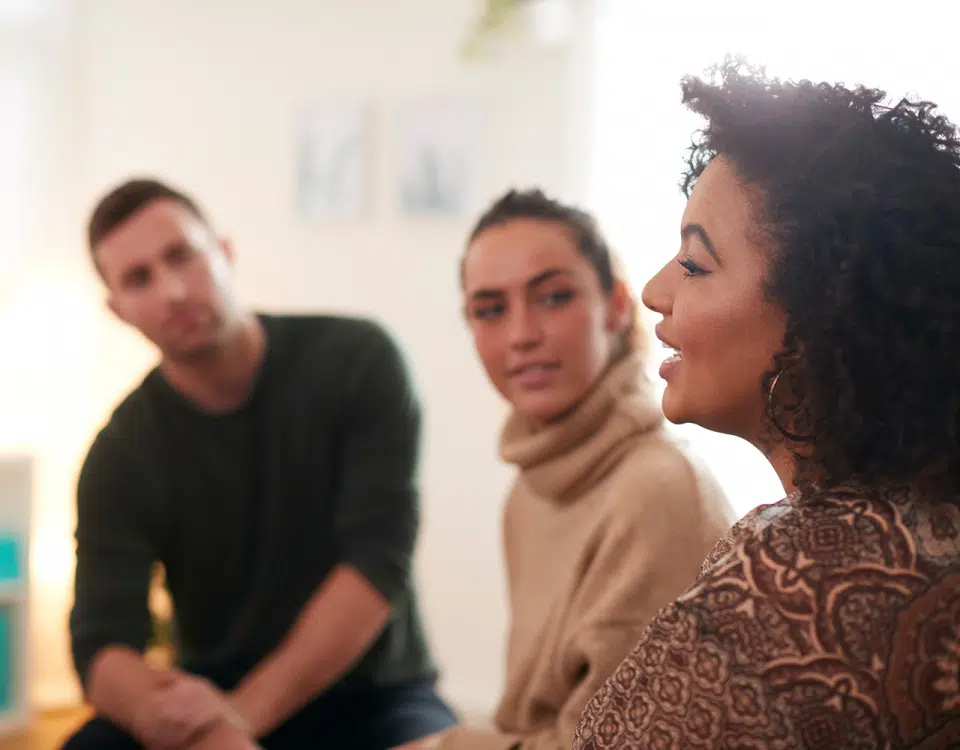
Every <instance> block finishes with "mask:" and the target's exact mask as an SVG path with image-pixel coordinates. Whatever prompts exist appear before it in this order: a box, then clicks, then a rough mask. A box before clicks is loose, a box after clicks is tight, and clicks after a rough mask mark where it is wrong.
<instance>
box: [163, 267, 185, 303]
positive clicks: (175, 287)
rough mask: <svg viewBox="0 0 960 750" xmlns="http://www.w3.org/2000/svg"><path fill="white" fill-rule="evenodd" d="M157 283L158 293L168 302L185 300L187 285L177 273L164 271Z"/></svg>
mask: <svg viewBox="0 0 960 750" xmlns="http://www.w3.org/2000/svg"><path fill="white" fill-rule="evenodd" d="M158 281H159V287H160V291H161V293H162V294H163V297H164V299H166V300H167V301H168V302H173V303H176V302H183V301H184V300H185V299H186V298H187V283H186V281H185V280H184V279H183V277H182V276H181V275H180V274H179V273H176V272H175V271H170V270H166V271H164V272H162V274H161V276H160V278H159V279H158Z"/></svg>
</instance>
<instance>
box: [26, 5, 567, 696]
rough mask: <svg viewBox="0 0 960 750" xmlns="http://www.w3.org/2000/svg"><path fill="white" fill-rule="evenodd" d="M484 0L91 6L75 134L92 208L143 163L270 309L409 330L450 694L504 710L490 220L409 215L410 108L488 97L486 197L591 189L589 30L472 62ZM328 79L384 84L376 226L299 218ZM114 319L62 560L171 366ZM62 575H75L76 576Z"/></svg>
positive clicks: (65, 504) (76, 238)
mask: <svg viewBox="0 0 960 750" xmlns="http://www.w3.org/2000/svg"><path fill="white" fill-rule="evenodd" d="M474 7H475V4H474V3H472V2H470V1H469V0H404V1H403V2H398V1H397V0H350V2H345V1H344V0H273V1H272V2H269V3H268V2H267V0H165V1H164V2H159V3H158V2H152V1H149V2H148V1H147V0H86V1H84V2H80V3H79V4H78V14H77V19H78V22H79V23H80V26H79V29H78V32H79V37H78V40H79V49H78V51H77V56H76V59H75V60H76V68H75V70H74V75H75V83H76V85H77V89H76V102H75V103H76V109H75V110H73V111H74V115H75V118H74V120H73V121H72V122H71V125H72V127H71V128H70V131H69V134H70V135H72V136H73V137H75V138H76V147H75V150H74V151H73V162H72V163H73V166H74V167H75V168H76V174H77V175H78V177H77V186H76V195H77V196H82V199H83V207H84V209H86V208H89V206H90V204H91V203H92V201H93V200H94V199H95V198H96V196H97V195H99V194H100V193H101V191H103V190H104V189H106V188H108V187H109V186H111V185H112V184H113V183H114V182H116V181H119V180H121V179H124V178H126V177H128V176H129V175H131V174H134V173H135V174H151V173H152V174H155V175H158V176H160V177H162V178H167V179H169V180H172V181H174V182H175V183H177V184H179V185H181V186H182V187H184V188H186V189H187V190H188V191H190V192H192V193H193V194H195V196H196V197H197V198H198V199H199V200H200V201H201V203H203V204H205V205H206V207H207V208H208V209H209V211H210V213H211V215H212V218H213V220H214V222H215V223H216V224H217V226H218V228H219V229H221V230H222V231H223V232H224V233H226V234H228V235H229V236H231V237H232V238H233V240H234V241H235V243H236V246H237V252H238V257H239V266H238V274H239V282H240V285H241V287H242V289H243V291H244V292H245V293H246V295H247V297H248V299H250V300H251V301H252V302H253V303H255V304H256V305H257V306H259V307H261V308H262V309H267V310H273V311H280V310H323V311H331V310H332V311H347V312H359V313H363V314H370V315H375V316H377V317H378V318H380V319H382V320H384V321H385V322H386V323H387V324H388V325H389V326H390V328H391V329H392V330H393V331H394V332H395V333H396V335H397V336H398V337H399V338H400V340H401V342H402V343H403V345H404V346H405V348H406V350H407V352H408V354H409V356H410V360H411V363H412V365H413V367H414V370H415V375H416V378H417V381H418V383H419V386H420V388H421V391H422V395H423V398H424V402H425V407H426V417H427V419H426V447H425V457H424V458H425V465H424V472H423V490H424V500H425V516H426V518H425V528H424V533H423V536H422V542H421V546H420V554H419V576H420V580H421V590H422V594H423V598H424V604H425V609H426V614H427V618H428V626H429V631H430V634H431V636H432V640H433V644H434V646H435V651H436V655H437V657H438V658H439V660H440V662H441V664H442V667H443V669H444V672H445V675H446V678H447V679H446V683H445V686H446V690H447V692H448V694H449V695H450V696H451V697H452V698H453V699H455V700H457V701H458V702H460V703H461V704H463V705H464V707H465V708H467V709H468V710H471V711H485V710H488V709H489V708H490V707H491V706H492V702H493V700H494V698H495V696H496V694H497V690H498V687H499V684H500V680H501V676H502V668H501V665H502V650H503V633H504V628H505V626H506V621H505V614H506V613H505V604H504V583H503V573H502V564H501V558H500V543H499V514H500V507H501V502H502V499H503V495H504V491H505V488H506V486H507V484H508V482H509V478H510V472H509V471H508V470H507V469H506V468H505V467H503V466H501V465H500V463H499V461H498V460H497V458H496V455H495V450H496V436H497V432H498V429H499V425H500V422H501V419H502V417H503V413H504V412H503V407H502V406H501V404H500V403H499V402H498V400H497V399H496V398H495V397H494V396H493V394H492V393H491V392H490V389H489V387H488V385H487V383H486V381H485V379H484V377H483V376H482V373H481V372H480V370H479V368H478V366H477V364H476V362H475V360H474V356H473V352H472V349H471V346H470V342H469V339H468V337H467V335H466V331H465V330H464V327H463V325H462V322H461V319H460V317H459V309H458V307H459V297H458V289H457V281H456V278H457V260H458V257H459V253H460V251H461V248H462V244H463V239H464V234H465V232H466V230H467V227H468V224H469V221H470V218H471V217H470V216H468V217H466V218H464V219H463V220H455V221H434V222H430V221H418V222H412V221H407V220H403V219H401V218H400V217H398V216H396V215H395V212H394V211H393V210H392V205H391V203H390V199H391V195H390V192H389V191H390V188H391V185H390V182H389V167H390V154H389V145H390V129H389V126H390V119H389V116H390V107H391V105H393V104H394V103H397V102H399V101H402V100H403V98H404V97H408V96H421V95H433V94H455V95H463V96H467V97H472V98H473V99H474V100H475V101H477V102H478V103H479V104H480V105H481V106H480V110H481V112H482V116H481V120H480V122H478V123H477V125H478V128H477V131H478V134H479V135H480V138H479V139H478V143H477V153H476V155H477V164H478V190H477V201H476V205H475V206H474V208H476V209H479V208H480V207H481V206H482V204H483V203H484V202H486V200H488V199H489V198H490V197H491V196H492V195H493V194H494V193H496V192H497V191H500V190H503V189H505V188H506V187H507V186H509V185H511V184H527V183H533V182H536V183H540V184H543V185H545V186H547V187H548V188H551V189H554V190H559V191H563V192H564V193H566V194H567V195H572V194H576V193H577V191H578V188H579V186H580V185H581V182H582V181H581V179H580V175H581V174H582V165H580V164H578V163H577V161H576V160H575V159H574V158H573V157H572V156H571V155H572V154H577V153H582V149H580V148H579V147H578V146H579V144H580V143H581V142H582V139H583V137H584V127H583V125H584V123H583V120H582V119H581V116H580V114H579V113H580V112H582V110H583V106H582V102H583V98H584V94H583V91H582V86H583V83H584V71H583V69H582V67H579V63H580V62H582V60H581V55H582V54H583V50H582V49H580V48H579V47H578V46H577V45H574V46H573V47H572V48H565V49H539V48H536V49H535V48H533V47H530V46H523V45H521V46H519V47H508V48H505V49H502V50H501V56H500V57H499V58H497V59H495V60H491V61H487V62H481V63H474V64H472V65H470V66H464V65H463V64H461V62H460V61H459V60H458V58H457V48H458V45H459V43H460V39H461V37H462V34H463V32H464V29H465V27H466V25H467V24H468V23H469V21H470V19H471V18H472V15H473V12H474ZM326 94H334V95H339V94H351V95H355V94H360V95H364V96H369V97H371V98H372V100H373V102H374V103H375V105H376V106H377V107H378V109H379V111H380V113H381V119H380V124H379V126H378V131H377V134H376V141H377V146H378V153H379V156H378V160H379V167H378V177H377V184H378V188H379V190H378V197H377V204H376V206H375V213H374V217H373V219H372V220H371V221H370V222H368V223H366V224H363V225H360V226H355V227H324V226H319V225H311V224H309V223H306V222H303V221H301V220H299V219H298V218H297V216H296V215H295V213H294V193H293V187H294V181H293V175H294V161H293V159H294V141H293V137H294V134H295V128H296V124H297V120H296V116H297V114H298V111H299V109H300V108H302V107H303V106H304V105H306V104H309V103H310V102H311V100H313V99H314V98H315V97H321V96H324V95H326ZM68 137H70V136H69V135H68V133H66V132H65V133H62V134H61V135H60V140H61V141H63V140H65V139H68ZM472 213H473V212H472V211H471V214H472ZM81 218H82V217H78V216H74V215H71V218H70V219H69V222H70V223H69V231H70V236H71V239H72V241H71V244H70V246H69V252H70V253H73V254H76V255H82V254H83V252H84V249H83V245H82V222H81ZM91 278H92V277H91V275H90V274H89V273H86V272H85V275H84V276H83V280H82V282H79V281H78V282H76V283H78V284H80V285H81V286H80V287H79V288H81V289H82V290H83V292H82V293H78V294H80V296H81V297H82V298H83V299H85V300H87V302H86V305H87V307H86V308H85V309H88V310H89V309H90V303H89V298H90V290H91V289H92V288H94V287H91V286H90V283H91ZM48 296H49V295H48ZM95 320H96V323H95V327H94V330H93V332H92V333H91V334H90V336H89V338H88V343H89V349H90V351H92V358H91V359H90V360H89V361H87V362H85V363H84V368H85V370H84V372H85V374H84V375H83V378H82V381H81V382H83V383H84V385H85V387H86V391H85V394H84V400H85V406H84V407H83V408H82V409H80V410H77V409H74V411H73V412H72V417H71V424H73V425H77V426H79V427H78V429H79V434H78V435H75V436H74V438H73V439H72V441H71V442H69V444H68V445H64V446H59V447H57V448H56V449H49V446H48V451H47V452H51V451H52V452H53V453H55V454H56V455H57V456H58V460H59V461H60V464H59V466H60V469H59V473H58V483H57V489H58V490H59V491H60V492H59V493H58V494H57V495H56V497H54V498H53V499H49V498H48V500H47V505H48V506H50V507H51V508H52V507H53V506H54V505H56V506H57V510H58V511H59V513H58V514H57V515H58V520H57V521H56V522H55V523H53V522H51V524H52V525H50V526H49V527H48V528H47V530H46V531H45V533H46V535H47V537H51V535H52V537H53V538H54V541H55V543H53V544H48V550H52V551H53V552H54V553H55V554H56V555H57V557H58V559H61V560H62V559H66V558H69V553H70V550H71V544H72V543H71V540H70V537H69V533H70V530H71V529H72V524H73V497H72V481H73V479H74V477H75V471H76V469H77V468H78V466H79V460H80V456H81V455H82V450H83V449H85V447H86V443H87V441H89V439H90V438H91V437H92V435H93V433H94V431H95V429H96V427H97V426H98V424H99V421H100V420H102V419H104V418H105V417H106V416H107V414H108V412H109V410H110V408H111V407H112V405H113V404H114V403H115V402H116V400H117V399H118V398H119V397H120V396H121V395H122V394H123V393H124V392H125V391H126V390H127V389H128V388H129V387H130V386H131V385H133V384H134V383H135V382H136V381H137V379H138V378H139V377H140V375H141V373H142V372H143V371H144V370H145V368H146V367H148V366H149V364H150V363H151V361H152V353H151V352H150V351H149V349H148V348H147V347H146V346H144V345H143V344H142V343H141V342H140V341H139V340H138V339H137V338H136V337H135V336H134V335H133V334H131V333H129V332H127V331H125V330H123V329H121V328H120V327H119V326H117V325H116V324H114V323H112V322H111V321H110V320H109V319H108V318H107V317H106V314H105V313H102V314H101V313H100V312H99V311H98V312H97V317H96V319H95ZM65 364H67V366H71V364H70V362H69V360H68V361H67V362H65ZM72 392H75V391H72ZM74 433H77V430H74ZM47 515H48V517H51V516H52V514H50V513H48V514H47ZM54 548H55V549H54ZM63 568H64V564H63V563H61V564H60V566H59V570H60V571H61V575H60V578H64V579H65V578H66V577H68V576H69V575H70V574H71V573H72V571H70V570H66V571H64V569H63ZM64 574H65V575H64ZM47 588H48V589H50V590H51V591H52V593H49V595H48V597H47V600H46V604H45V608H44V611H43V612H42V613H38V614H39V618H38V621H37V624H36V626H35V630H36V633H37V635H38V636H43V637H42V643H43V645H42V653H41V654H40V655H39V656H38V661H37V668H36V686H37V690H36V697H37V699H38V700H39V701H41V702H44V703H47V704H49V703H51V702H54V701H57V700H58V699H59V698H62V696H64V695H65V693H64V691H65V690H66V691H69V689H70V687H71V686H72V685H73V678H72V674H71V671H70V667H69V660H68V651H67V648H66V640H65V638H63V637H61V636H59V635H58V633H60V632H62V630H63V628H65V614H66V606H67V603H68V599H69V595H68V594H69V592H68V588H67V583H66V582H64V581H59V580H58V581H54V583H51V584H50V585H49V586H48V587H47ZM39 620H42V622H40V621H39Z"/></svg>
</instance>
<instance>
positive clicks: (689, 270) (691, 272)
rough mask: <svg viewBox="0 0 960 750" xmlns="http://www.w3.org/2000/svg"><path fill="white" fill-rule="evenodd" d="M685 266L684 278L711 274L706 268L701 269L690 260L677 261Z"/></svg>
mask: <svg viewBox="0 0 960 750" xmlns="http://www.w3.org/2000/svg"><path fill="white" fill-rule="evenodd" d="M677 263H679V264H680V265H681V266H683V278H685V279H689V278H690V277H691V276H703V275H705V274H707V273H710V272H709V271H707V270H706V269H705V268H701V267H700V266H698V265H697V264H696V263H694V262H693V261H692V260H690V259H689V258H680V259H678V260H677Z"/></svg>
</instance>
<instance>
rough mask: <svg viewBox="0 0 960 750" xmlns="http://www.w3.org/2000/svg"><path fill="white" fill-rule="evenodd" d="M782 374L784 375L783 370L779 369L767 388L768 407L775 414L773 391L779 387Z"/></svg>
mask: <svg viewBox="0 0 960 750" xmlns="http://www.w3.org/2000/svg"><path fill="white" fill-rule="evenodd" d="M781 375H783V370H778V371H777V374H776V375H774V376H773V380H771V381H770V387H769V388H767V408H768V409H769V410H770V413H771V414H773V392H774V391H775V390H776V389H777V383H779V382H780V376H781Z"/></svg>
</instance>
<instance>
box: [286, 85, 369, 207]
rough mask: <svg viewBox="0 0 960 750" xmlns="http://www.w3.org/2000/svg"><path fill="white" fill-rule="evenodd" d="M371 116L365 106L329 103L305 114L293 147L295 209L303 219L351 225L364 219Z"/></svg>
mask: <svg viewBox="0 0 960 750" xmlns="http://www.w3.org/2000/svg"><path fill="white" fill-rule="evenodd" d="M373 115H374V109H373V106H372V104H371V103H370V102H366V101H342V100H336V99H330V100H327V101H318V102H314V103H313V104H311V105H310V106H308V107H306V108H305V109H304V110H303V112H302V114H301V118H300V121H299V123H298V127H299V132H298V134H297V147H296V148H297V153H296V171H297V174H296V192H297V209H298V212H299V214H300V215H301V216H302V217H304V218H307V219H319V220H334V221H341V220H346V221H350V220H359V219H363V218H365V217H366V216H367V215H368V212H369V209H370V205H371V197H372V196H371V193H372V182H373V156H372V139H373Z"/></svg>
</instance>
